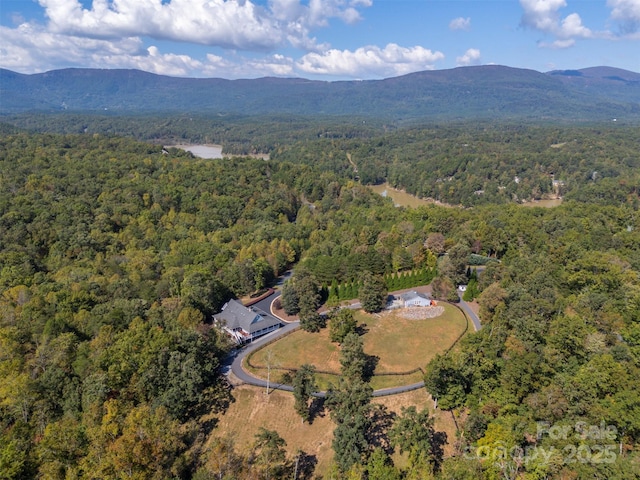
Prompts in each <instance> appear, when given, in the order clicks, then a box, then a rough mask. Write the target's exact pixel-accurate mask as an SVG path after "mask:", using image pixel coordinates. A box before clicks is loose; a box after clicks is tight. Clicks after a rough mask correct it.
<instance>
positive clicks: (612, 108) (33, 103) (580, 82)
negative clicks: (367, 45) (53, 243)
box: [0, 65, 640, 122]
mask: <svg viewBox="0 0 640 480" xmlns="http://www.w3.org/2000/svg"><path fill="white" fill-rule="evenodd" d="M60 111H75V112H101V113H104V112H111V113H114V114H127V115H129V114H134V113H154V112H155V113H161V112H166V113H168V114H169V113H189V112H191V113H198V114H214V115H221V114H242V115H263V114H292V115H354V116H363V117H366V116H377V117H385V118H392V119H395V120H411V119H424V118H432V119H449V120H456V119H460V120H465V119H471V118H475V119H531V120H542V121H544V120H554V121H558V120H560V121H568V122H572V121H581V122H582V121H602V120H607V121H610V120H611V119H613V118H616V119H619V120H622V121H624V120H629V121H633V122H636V121H638V120H640V73H635V72H630V71H626V70H621V69H616V68H611V67H593V68H585V69H581V70H556V71H551V72H547V73H541V72H537V71H534V70H527V69H518V68H511V67H505V66H499V65H485V66H473V67H459V68H454V69H448V70H431V71H423V72H416V73H411V74H408V75H403V76H399V77H393V78H387V79H383V80H365V81H338V82H326V81H317V80H306V79H302V78H273V77H266V78H259V79H251V80H225V79H220V78H176V77H167V76H162V75H155V74H152V73H148V72H143V71H139V70H100V69H64V70H54V71H50V72H46V73H39V74H32V75H25V74H20V73H16V72H12V71H10V70H5V69H0V113H2V114H9V113H21V112H60Z"/></svg>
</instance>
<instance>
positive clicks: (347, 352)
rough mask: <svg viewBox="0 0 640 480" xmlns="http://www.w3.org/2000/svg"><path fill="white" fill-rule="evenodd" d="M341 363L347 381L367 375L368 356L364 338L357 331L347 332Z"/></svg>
mask: <svg viewBox="0 0 640 480" xmlns="http://www.w3.org/2000/svg"><path fill="white" fill-rule="evenodd" d="M340 365H341V366H342V369H341V372H342V376H343V377H344V378H345V379H346V380H347V381H354V380H356V379H357V380H362V379H363V378H364V376H365V373H366V368H367V356H366V354H365V353H364V347H363V343H362V339H361V338H360V336H359V335H358V334H357V333H355V332H352V333H349V334H347V335H346V336H345V337H344V340H343V341H342V345H341V348H340Z"/></svg>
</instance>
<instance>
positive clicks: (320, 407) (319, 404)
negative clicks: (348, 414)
mask: <svg viewBox="0 0 640 480" xmlns="http://www.w3.org/2000/svg"><path fill="white" fill-rule="evenodd" d="M324 400H325V399H324V398H320V397H313V400H311V405H309V425H311V424H312V423H313V421H314V420H315V419H316V418H324V416H325V415H326V414H325V408H324Z"/></svg>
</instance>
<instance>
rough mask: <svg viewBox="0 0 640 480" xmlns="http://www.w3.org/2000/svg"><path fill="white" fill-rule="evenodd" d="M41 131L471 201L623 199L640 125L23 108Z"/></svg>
mask: <svg viewBox="0 0 640 480" xmlns="http://www.w3.org/2000/svg"><path fill="white" fill-rule="evenodd" d="M4 119H5V120H6V121H7V122H9V123H11V124H12V125H15V126H17V127H20V128H24V129H27V130H30V131H35V132H43V131H46V132H52V133H90V134H91V133H99V134H104V135H121V136H122V135H126V136H129V137H134V138H137V139H139V140H144V141H148V142H152V143H155V144H165V145H167V144H169V145H170V144H175V143H214V144H221V145H222V146H223V153H224V154H226V155H246V154H257V153H263V154H269V155H270V158H271V159H273V160H277V161H286V162H290V163H301V164H306V165H310V166H316V167H320V168H322V169H324V170H330V171H332V172H335V173H336V174H338V176H340V177H341V178H343V177H344V178H351V179H353V180H356V181H358V182H360V183H362V184H365V185H372V184H380V183H384V182H389V184H390V185H391V186H392V187H395V188H399V189H403V190H406V191H407V192H408V193H411V194H414V195H416V196H418V197H422V198H432V199H434V200H437V201H439V202H442V203H447V204H452V205H463V206H474V205H484V204H495V203H511V202H516V203H518V202H522V201H529V200H538V199H541V198H549V197H564V198H567V199H572V198H574V199H577V200H588V201H591V202H593V201H596V202H600V203H611V202H612V203H614V204H615V203H619V202H625V201H626V200H627V198H634V197H636V196H637V191H638V190H637V187H638V184H640V173H638V172H639V171H640V159H639V157H638V153H637V152H638V151H639V150H640V138H639V137H638V134H637V127H636V126H631V125H624V124H622V122H620V123H617V122H611V123H610V124H606V125H602V124H597V125H582V126H577V125H562V126H559V125H557V124H545V123H538V124H534V123H527V124H507V123H500V122H494V123H490V122H480V123H478V122H464V123H458V124H456V123H447V124H434V123H431V124H422V123H416V121H414V122H412V123H404V124H403V123H398V122H388V121H384V120H383V119H371V118H361V119H359V118H353V117H344V118H341V117H322V116H319V117H314V118H310V117H288V116H287V117H285V116H273V115H272V116H262V117H246V116H239V115H236V116H224V117H206V116H195V115H193V116H192V115H190V116H177V117H176V116H166V117H156V116H140V117H121V116H114V115H101V116H96V115H88V114H76V113H64V114H57V115H35V114H22V115H14V116H6V117H4Z"/></svg>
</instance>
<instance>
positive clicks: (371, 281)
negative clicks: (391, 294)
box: [359, 273, 387, 313]
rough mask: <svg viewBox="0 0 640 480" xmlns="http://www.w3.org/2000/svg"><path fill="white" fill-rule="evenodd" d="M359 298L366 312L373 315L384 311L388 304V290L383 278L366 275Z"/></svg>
mask: <svg viewBox="0 0 640 480" xmlns="http://www.w3.org/2000/svg"><path fill="white" fill-rule="evenodd" d="M359 297H360V303H361V304H362V308H363V309H364V311H365V312H367V313H373V312H379V311H380V310H382V309H383V308H384V307H385V306H386V304H387V288H386V285H385V284H384V282H383V281H382V278H381V277H379V276H374V275H372V274H371V273H366V274H365V275H364V279H363V282H362V287H361V288H360V295H359Z"/></svg>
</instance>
